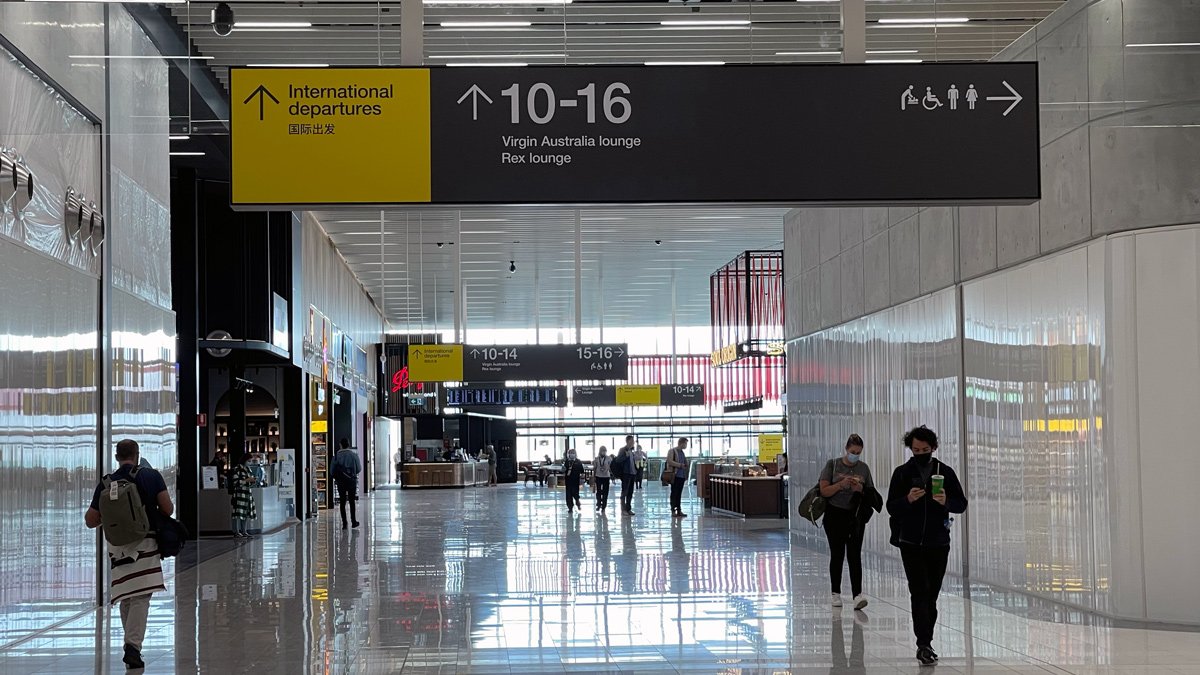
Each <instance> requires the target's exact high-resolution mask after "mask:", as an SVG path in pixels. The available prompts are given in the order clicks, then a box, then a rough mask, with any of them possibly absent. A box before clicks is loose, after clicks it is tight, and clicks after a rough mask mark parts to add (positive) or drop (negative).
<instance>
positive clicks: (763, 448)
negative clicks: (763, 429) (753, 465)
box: [758, 434, 783, 462]
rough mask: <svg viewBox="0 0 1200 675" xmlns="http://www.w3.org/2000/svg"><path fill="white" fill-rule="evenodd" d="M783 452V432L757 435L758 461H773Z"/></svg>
mask: <svg viewBox="0 0 1200 675" xmlns="http://www.w3.org/2000/svg"><path fill="white" fill-rule="evenodd" d="M782 454H783V434H759V435H758V461H760V462H774V461H775V458H776V457H777V456H779V455H782Z"/></svg>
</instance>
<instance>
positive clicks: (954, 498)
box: [887, 426, 967, 666]
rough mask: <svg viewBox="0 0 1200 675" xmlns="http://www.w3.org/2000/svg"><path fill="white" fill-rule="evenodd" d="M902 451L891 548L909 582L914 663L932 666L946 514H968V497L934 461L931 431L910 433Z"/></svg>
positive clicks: (892, 492)
mask: <svg viewBox="0 0 1200 675" xmlns="http://www.w3.org/2000/svg"><path fill="white" fill-rule="evenodd" d="M904 445H905V447H907V448H908V449H909V450H911V451H912V455H913V456H912V459H910V460H908V462H906V463H904V464H902V465H900V466H898V467H896V470H895V471H894V472H892V482H891V485H890V486H889V487H888V499H887V509H888V513H889V514H891V516H892V522H891V525H892V544H893V545H894V546H898V547H900V557H901V558H902V559H903V560H904V575H905V576H906V577H908V592H909V595H910V596H911V598H912V615H913V632H914V633H916V636H917V661H919V662H920V663H921V665H922V666H932V665H934V664H936V663H937V661H938V655H937V653H936V652H934V651H933V628H934V626H935V625H936V624H937V617H938V611H937V600H938V594H939V593H941V590H942V578H943V577H945V576H946V561H947V559H948V558H949V556H950V522H951V520H952V519H951V517H950V514H952V513H963V512H964V511H966V510H967V497H966V495H965V494H963V489H962V484H961V483H959V482H958V475H957V474H955V473H954V469H952V468H950V467H949V466H947V465H945V464H942V463H941V462H940V461H938V460H935V459H934V458H933V453H934V451H935V450H937V447H938V438H937V434H936V433H934V432H933V430H932V429H929V428H927V427H925V426H919V427H917V428H915V429H913V430H912V431H910V432H908V433H907V434H905V435H904Z"/></svg>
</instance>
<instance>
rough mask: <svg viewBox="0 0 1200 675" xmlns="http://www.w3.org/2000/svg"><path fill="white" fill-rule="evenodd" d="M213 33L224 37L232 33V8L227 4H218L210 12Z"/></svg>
mask: <svg viewBox="0 0 1200 675" xmlns="http://www.w3.org/2000/svg"><path fill="white" fill-rule="evenodd" d="M212 27H213V32H214V33H216V34H217V35H220V36H221V37H225V36H226V35H229V34H230V33H232V32H233V8H232V7H230V6H229V4H228V3H225V2H222V3H218V4H217V6H216V8H215V9H213V11H212Z"/></svg>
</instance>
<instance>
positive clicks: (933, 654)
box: [926, 647, 942, 661]
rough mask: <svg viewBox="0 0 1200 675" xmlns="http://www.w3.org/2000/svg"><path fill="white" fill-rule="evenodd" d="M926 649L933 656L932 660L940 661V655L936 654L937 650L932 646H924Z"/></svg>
mask: <svg viewBox="0 0 1200 675" xmlns="http://www.w3.org/2000/svg"><path fill="white" fill-rule="evenodd" d="M926 649H928V650H929V655H930V656H932V657H933V660H934V661H940V660H941V659H942V657H940V656H938V655H937V652H935V651H933V647H926Z"/></svg>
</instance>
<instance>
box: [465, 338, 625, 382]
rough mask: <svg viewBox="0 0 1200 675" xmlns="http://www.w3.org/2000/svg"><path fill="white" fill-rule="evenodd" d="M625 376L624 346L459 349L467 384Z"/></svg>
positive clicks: (495, 346)
mask: <svg viewBox="0 0 1200 675" xmlns="http://www.w3.org/2000/svg"><path fill="white" fill-rule="evenodd" d="M627 377H629V353H628V350H627V345H624V344H593V345H491V346H486V347H485V346H479V345H464V346H463V379H464V380H465V381H468V382H505V381H513V380H515V381H533V380H624V379H626V378H627Z"/></svg>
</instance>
